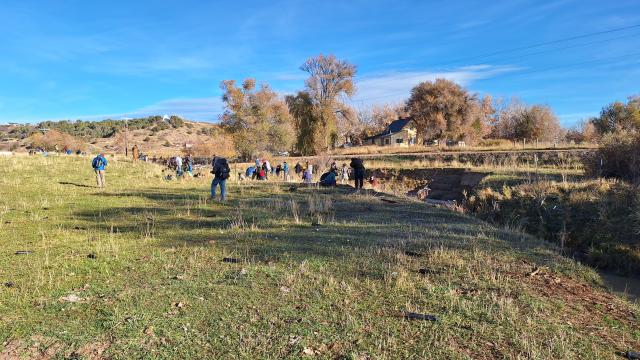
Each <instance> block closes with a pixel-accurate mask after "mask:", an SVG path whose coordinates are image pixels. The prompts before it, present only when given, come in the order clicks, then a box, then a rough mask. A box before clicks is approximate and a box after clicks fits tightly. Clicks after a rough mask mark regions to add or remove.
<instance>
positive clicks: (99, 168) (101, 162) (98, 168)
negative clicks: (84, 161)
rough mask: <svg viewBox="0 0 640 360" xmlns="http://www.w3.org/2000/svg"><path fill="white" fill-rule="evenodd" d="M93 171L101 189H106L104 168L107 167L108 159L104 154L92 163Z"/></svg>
mask: <svg viewBox="0 0 640 360" xmlns="http://www.w3.org/2000/svg"><path fill="white" fill-rule="evenodd" d="M91 166H92V167H93V170H94V171H95V172H96V182H97V183H98V187H99V188H104V187H105V186H107V183H106V181H105V179H104V168H105V167H106V166H107V158H105V157H104V153H100V154H99V155H98V156H96V157H95V158H94V159H93V161H92V162H91Z"/></svg>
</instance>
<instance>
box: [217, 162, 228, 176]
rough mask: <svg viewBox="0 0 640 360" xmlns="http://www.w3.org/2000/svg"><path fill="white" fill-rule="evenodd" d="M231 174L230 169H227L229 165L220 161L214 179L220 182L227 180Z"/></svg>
mask: <svg viewBox="0 0 640 360" xmlns="http://www.w3.org/2000/svg"><path fill="white" fill-rule="evenodd" d="M230 173H231V169H229V164H227V162H226V161H221V162H220V166H219V167H218V170H216V174H215V175H216V178H218V179H220V180H227V179H228V178H229V175H230Z"/></svg>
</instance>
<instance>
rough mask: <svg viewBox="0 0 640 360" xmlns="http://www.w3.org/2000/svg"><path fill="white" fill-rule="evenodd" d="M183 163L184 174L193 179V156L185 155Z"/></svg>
mask: <svg viewBox="0 0 640 360" xmlns="http://www.w3.org/2000/svg"><path fill="white" fill-rule="evenodd" d="M184 162H185V170H186V173H187V174H188V175H189V176H190V177H193V156H191V154H187V157H186V158H185V159H184Z"/></svg>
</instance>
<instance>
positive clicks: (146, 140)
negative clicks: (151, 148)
mask: <svg viewBox="0 0 640 360" xmlns="http://www.w3.org/2000/svg"><path fill="white" fill-rule="evenodd" d="M142 141H144V142H148V141H151V138H150V137H148V136H145V138H144V139H142Z"/></svg>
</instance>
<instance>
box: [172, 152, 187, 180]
mask: <svg viewBox="0 0 640 360" xmlns="http://www.w3.org/2000/svg"><path fill="white" fill-rule="evenodd" d="M167 167H168V168H169V169H172V170H175V172H176V178H177V179H178V180H180V179H182V178H183V177H184V175H185V174H187V175H189V176H190V177H193V157H192V156H191V154H187V156H185V158H184V159H183V158H182V157H180V155H177V156H174V157H172V158H170V159H169V160H168V161H167Z"/></svg>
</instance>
